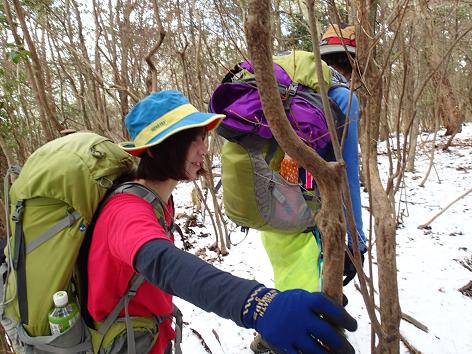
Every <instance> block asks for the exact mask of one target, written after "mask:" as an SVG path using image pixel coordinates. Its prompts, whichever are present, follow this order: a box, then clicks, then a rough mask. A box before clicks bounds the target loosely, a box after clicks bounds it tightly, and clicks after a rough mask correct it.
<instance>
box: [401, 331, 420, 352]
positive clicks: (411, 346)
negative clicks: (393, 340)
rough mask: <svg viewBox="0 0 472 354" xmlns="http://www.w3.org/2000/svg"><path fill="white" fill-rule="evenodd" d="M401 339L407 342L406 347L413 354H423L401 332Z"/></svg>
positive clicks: (404, 342)
mask: <svg viewBox="0 0 472 354" xmlns="http://www.w3.org/2000/svg"><path fill="white" fill-rule="evenodd" d="M400 340H401V341H402V342H403V344H405V347H406V348H407V349H408V351H409V352H410V353H412V354H421V352H420V351H419V350H418V349H416V348H415V347H414V346H413V344H411V343H410V342H409V341H408V339H406V338H405V337H404V336H403V335H402V334H400Z"/></svg>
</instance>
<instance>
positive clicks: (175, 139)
mask: <svg viewBox="0 0 472 354" xmlns="http://www.w3.org/2000/svg"><path fill="white" fill-rule="evenodd" d="M205 134H206V127H197V128H191V129H186V130H182V131H180V132H178V133H176V134H174V135H171V136H170V137H168V138H167V139H165V140H164V141H163V142H161V143H159V144H157V145H154V146H152V147H150V148H149V149H148V150H147V151H145V152H143V154H142V155H141V161H139V165H138V169H137V171H136V178H142V179H147V180H152V181H165V180H167V179H174V180H176V181H182V180H188V176H187V173H186V171H185V162H186V158H187V152H188V149H189V147H190V144H191V143H192V142H193V141H195V139H197V138H198V137H199V136H202V135H205ZM204 173H205V170H204V169H203V168H202V169H200V171H199V172H198V174H199V175H201V174H204Z"/></svg>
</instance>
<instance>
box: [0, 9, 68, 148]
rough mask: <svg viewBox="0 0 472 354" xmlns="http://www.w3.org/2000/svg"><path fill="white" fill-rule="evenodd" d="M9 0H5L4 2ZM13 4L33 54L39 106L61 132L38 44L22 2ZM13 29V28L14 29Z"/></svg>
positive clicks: (32, 59) (35, 87) (34, 86)
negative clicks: (46, 83) (31, 33)
mask: <svg viewBox="0 0 472 354" xmlns="http://www.w3.org/2000/svg"><path fill="white" fill-rule="evenodd" d="M6 2H7V1H6V0H5V1H4V3H6ZM13 4H14V7H15V11H16V15H17V18H18V22H19V23H20V26H21V30H22V32H23V36H24V38H25V41H26V43H27V45H28V49H29V51H30V54H31V63H32V74H33V78H34V81H35V85H33V87H32V88H33V89H35V90H36V95H37V97H38V99H39V102H38V103H39V107H40V108H41V109H42V110H43V111H44V115H45V117H47V119H48V120H49V122H50V123H51V125H52V126H53V127H54V128H55V129H56V131H57V133H58V132H60V131H61V130H62V129H63V126H62V125H61V124H60V123H59V121H58V120H57V117H56V112H55V109H54V107H53V105H54V102H51V101H50V99H49V98H48V95H47V90H46V86H45V82H46V81H45V80H46V77H45V75H44V70H43V65H42V63H41V60H40V58H39V56H38V52H37V51H36V46H35V44H34V42H33V40H32V38H31V36H30V33H29V30H28V27H27V25H26V21H25V15H24V12H23V8H22V7H21V4H20V2H19V1H18V0H13ZM12 30H13V29H12ZM45 133H46V136H48V134H50V135H49V136H48V139H49V140H50V139H52V138H54V135H53V134H51V133H50V132H49V131H46V132H45Z"/></svg>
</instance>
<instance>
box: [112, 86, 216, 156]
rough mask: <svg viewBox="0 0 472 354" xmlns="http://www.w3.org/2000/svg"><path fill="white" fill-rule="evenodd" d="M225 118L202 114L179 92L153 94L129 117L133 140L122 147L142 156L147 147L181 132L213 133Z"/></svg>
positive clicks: (169, 91) (133, 109)
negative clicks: (198, 128) (200, 130)
mask: <svg viewBox="0 0 472 354" xmlns="http://www.w3.org/2000/svg"><path fill="white" fill-rule="evenodd" d="M224 117H225V115H223V114H214V113H202V112H199V111H198V110H197V109H196V108H195V107H194V106H192V105H191V104H190V103H189V101H188V99H187V97H185V96H184V95H183V94H182V93H181V92H179V91H175V90H164V91H160V92H154V93H152V94H150V95H149V96H146V97H144V98H143V99H142V100H141V101H139V102H138V103H137V104H136V105H135V106H134V107H133V108H132V109H131V111H130V112H129V113H128V114H127V115H126V117H125V125H126V129H128V133H129V135H130V136H131V138H132V139H133V141H128V142H124V143H120V144H119V145H120V146H121V147H122V148H123V149H124V150H125V151H127V152H128V153H130V154H131V155H134V156H139V155H141V153H143V151H145V150H146V149H147V148H149V147H151V146H154V145H157V144H159V143H160V142H162V141H163V140H165V139H167V138H168V137H169V136H171V135H173V134H175V133H177V132H180V131H182V130H185V129H190V128H195V127H204V126H206V127H207V129H208V130H212V129H214V128H216V127H217V126H218V125H219V124H220V122H221V120H222V119H223V118H224Z"/></svg>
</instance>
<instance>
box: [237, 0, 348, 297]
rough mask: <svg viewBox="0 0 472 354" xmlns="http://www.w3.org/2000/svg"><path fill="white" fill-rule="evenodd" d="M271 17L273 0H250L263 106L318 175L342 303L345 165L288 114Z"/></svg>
mask: <svg viewBox="0 0 472 354" xmlns="http://www.w3.org/2000/svg"><path fill="white" fill-rule="evenodd" d="M270 18H271V17H270V1H269V0H252V1H251V2H250V3H249V11H248V16H247V20H246V23H245V33H246V38H247V43H248V49H249V54H250V58H251V60H252V63H253V66H254V73H255V76H256V80H257V86H258V89H259V95H260V97H261V102H262V108H263V111H264V115H265V117H266V118H267V121H268V122H269V126H270V128H271V131H272V134H273V135H274V137H275V139H276V140H277V142H278V143H279V145H280V147H281V148H282V150H283V151H285V152H286V153H287V154H289V155H290V156H292V157H293V158H294V159H295V160H297V161H298V162H299V163H300V165H302V166H303V167H304V168H306V169H307V170H308V171H310V172H311V173H312V174H313V176H314V177H315V179H316V183H317V186H318V188H319V192H320V197H321V200H323V203H322V205H321V210H320V212H319V213H318V214H317V215H316V222H317V225H318V228H319V230H320V233H321V235H322V236H323V251H324V264H323V276H324V287H325V292H326V293H327V295H328V296H330V297H332V298H333V299H334V300H335V301H337V302H338V303H341V300H342V273H343V265H344V237H345V233H346V225H345V221H344V214H343V206H342V196H341V193H340V191H341V188H340V186H341V182H342V173H343V165H342V164H340V163H338V162H330V163H328V162H326V161H324V160H323V159H322V158H321V157H320V156H319V155H318V154H317V153H316V152H315V151H314V150H312V149H311V148H310V147H308V146H307V145H306V144H304V143H303V142H302V141H301V140H300V138H298V136H297V135H296V134H295V132H294V131H293V129H292V127H291V126H290V123H289V122H288V120H287V118H286V116H285V111H284V108H283V105H282V102H281V99H280V96H279V92H278V89H277V83H276V81H275V78H274V70H273V61H272V41H271V37H270V34H271V30H270V29H271V21H270Z"/></svg>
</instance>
